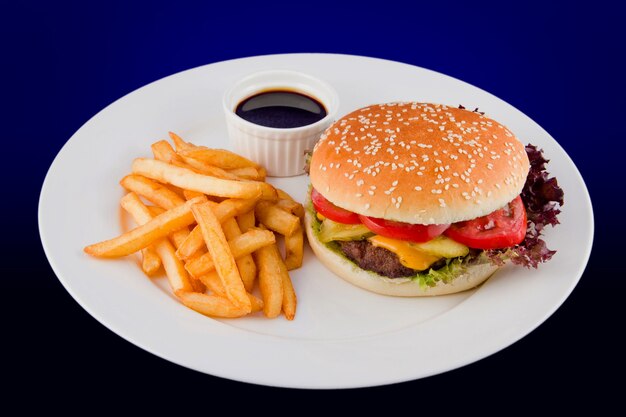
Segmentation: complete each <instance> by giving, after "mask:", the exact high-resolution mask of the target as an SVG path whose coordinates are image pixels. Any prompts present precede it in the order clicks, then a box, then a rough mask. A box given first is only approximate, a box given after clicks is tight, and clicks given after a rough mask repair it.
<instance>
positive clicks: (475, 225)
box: [445, 196, 526, 249]
mask: <svg viewBox="0 0 626 417" xmlns="http://www.w3.org/2000/svg"><path fill="white" fill-rule="evenodd" d="M445 235H446V236H448V237H449V238H450V239H454V240H456V241H457V242H459V243H463V244H464V245H467V246H469V247H470V248H476V249H500V248H508V247H511V246H515V245H517V244H518V243H521V242H522V241H523V240H524V237H525V236H526V209H525V208H524V203H523V202H522V198H521V197H520V196H517V198H515V199H514V200H513V201H511V202H510V203H509V204H508V205H507V206H506V207H504V208H502V209H500V210H496V211H494V212H493V213H491V214H488V215H486V216H483V217H478V218H476V219H473V220H468V221H464V222H458V223H454V224H453V225H452V226H450V228H449V229H448V230H446V232H445Z"/></svg>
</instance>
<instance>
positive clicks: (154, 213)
mask: <svg viewBox="0 0 626 417" xmlns="http://www.w3.org/2000/svg"><path fill="white" fill-rule="evenodd" d="M148 210H150V214H152V217H155V216H158V215H159V214H163V213H165V212H166V211H167V210H165V209H164V208H163V207H158V206H148Z"/></svg>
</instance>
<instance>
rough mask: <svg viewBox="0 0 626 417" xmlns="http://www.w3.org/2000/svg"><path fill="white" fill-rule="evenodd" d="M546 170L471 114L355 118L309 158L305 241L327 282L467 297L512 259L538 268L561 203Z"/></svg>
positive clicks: (413, 111) (393, 111)
mask: <svg viewBox="0 0 626 417" xmlns="http://www.w3.org/2000/svg"><path fill="white" fill-rule="evenodd" d="M546 162H547V161H546V160H545V159H544V158H543V155H542V152H541V151H540V150H538V149H537V148H536V147H534V146H532V145H527V146H524V145H523V144H522V143H521V142H520V141H519V140H518V139H517V138H516V137H515V135H514V134H513V133H512V132H511V131H510V130H509V129H507V128H506V127H505V126H503V125H502V124H500V123H498V122H496V121H494V120H492V119H490V118H488V117H486V116H485V115H484V114H483V113H480V112H478V110H477V109H476V110H475V111H470V110H468V109H465V108H464V107H463V106H459V107H451V106H446V105H441V104H431V103H418V102H398V103H386V104H376V105H371V106H368V107H365V108H361V109H358V110H355V111H353V112H351V113H350V114H347V115H346V116H344V117H343V118H341V119H339V120H337V121H336V122H335V123H334V124H333V125H331V126H330V127H329V128H328V129H327V130H326V131H325V132H324V134H323V135H322V137H321V138H320V140H319V141H318V142H317V144H316V145H315V148H314V149H313V151H312V153H311V154H310V155H309V159H308V172H309V176H310V182H311V186H310V188H309V193H308V201H307V203H306V205H307V212H306V216H305V229H306V233H307V236H308V240H309V243H310V245H311V247H312V249H313V251H314V252H315V254H316V256H317V257H318V259H319V260H320V261H321V262H322V263H323V264H324V265H325V266H326V267H327V268H328V269H330V270H331V271H332V272H334V273H335V274H336V275H338V276H340V277H341V278H343V279H345V280H346V281H348V282H350V283H352V284H354V285H356V286H359V287H361V288H364V289H366V290H369V291H372V292H375V293H380V294H386V295H394V296H428V295H442V294H450V293H455V292H459V291H464V290H467V289H470V288H473V287H475V286H477V285H479V284H481V283H482V282H484V281H485V280H486V279H488V278H489V277H490V276H491V275H492V274H493V273H494V272H495V271H496V270H497V269H498V268H499V267H501V266H503V265H504V264H505V263H506V262H509V261H511V262H513V263H515V264H519V265H523V266H527V267H537V265H538V264H539V263H541V262H545V261H547V260H548V259H550V258H551V257H552V256H553V255H554V253H555V252H554V251H551V250H549V249H548V248H547V247H546V245H545V242H544V241H543V240H542V239H541V233H542V229H543V228H544V226H545V225H547V224H551V225H555V224H557V223H558V220H557V214H558V213H559V211H560V206H561V205H562V204H563V192H562V190H561V189H560V188H559V187H558V183H557V181H556V179H555V178H550V177H549V176H548V173H547V172H546V170H545V163H546Z"/></svg>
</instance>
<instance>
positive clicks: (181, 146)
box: [169, 132, 196, 152]
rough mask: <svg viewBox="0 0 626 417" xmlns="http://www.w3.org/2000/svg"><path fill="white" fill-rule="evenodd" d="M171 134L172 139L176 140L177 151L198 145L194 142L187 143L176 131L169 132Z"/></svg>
mask: <svg viewBox="0 0 626 417" xmlns="http://www.w3.org/2000/svg"><path fill="white" fill-rule="evenodd" d="M169 135H170V139H172V141H173V142H174V146H176V151H177V152H178V151H180V150H182V149H190V148H195V147H196V145H194V144H192V143H187V142H185V141H184V140H183V139H182V138H181V137H180V136H178V135H177V134H176V133H174V132H169Z"/></svg>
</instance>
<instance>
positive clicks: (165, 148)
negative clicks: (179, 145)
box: [151, 140, 183, 164]
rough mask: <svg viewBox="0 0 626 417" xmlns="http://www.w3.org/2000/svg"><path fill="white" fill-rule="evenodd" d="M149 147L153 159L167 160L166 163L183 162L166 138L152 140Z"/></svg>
mask: <svg viewBox="0 0 626 417" xmlns="http://www.w3.org/2000/svg"><path fill="white" fill-rule="evenodd" d="M151 148H152V155H154V159H158V160H159V161H163V162H167V163H168V164H171V163H173V162H183V160H182V158H181V157H180V156H178V154H177V153H176V151H175V150H174V148H172V145H170V144H169V142H168V141H166V140H160V141H158V142H154V143H153V144H152V146H151Z"/></svg>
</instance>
